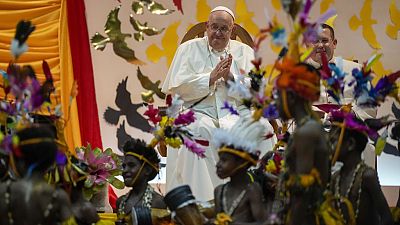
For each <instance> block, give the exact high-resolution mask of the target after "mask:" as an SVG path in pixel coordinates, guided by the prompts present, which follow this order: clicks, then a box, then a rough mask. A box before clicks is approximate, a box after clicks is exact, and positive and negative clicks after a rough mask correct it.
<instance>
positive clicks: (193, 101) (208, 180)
mask: <svg viewBox="0 0 400 225" xmlns="http://www.w3.org/2000/svg"><path fill="white" fill-rule="evenodd" d="M234 19H235V16H234V14H233V12H232V11H231V10H230V9H228V8H226V7H223V6H218V7H216V8H214V9H213V10H212V11H211V13H210V16H209V19H208V22H207V25H206V32H207V35H206V37H204V38H196V39H193V40H189V41H187V42H185V43H183V44H182V45H180V46H179V48H178V49H177V51H176V53H175V57H174V60H173V61H172V64H171V67H170V69H169V71H168V74H167V77H166V79H165V81H164V84H163V87H162V91H163V92H164V93H168V94H172V95H174V94H178V95H179V96H180V97H181V98H182V99H183V101H184V105H183V107H184V108H188V107H191V106H193V105H195V106H193V108H192V109H193V111H194V112H195V116H196V121H195V123H193V124H192V125H191V127H190V129H191V132H192V133H193V134H194V136H195V138H196V139H200V140H205V141H209V140H211V134H212V130H213V129H215V128H230V127H231V126H232V125H233V124H234V123H235V121H236V120H237V119H238V116H234V115H231V114H230V113H229V111H228V110H224V109H221V107H223V106H224V102H225V101H227V102H228V103H229V104H230V105H232V106H233V107H235V108H236V109H237V110H238V112H239V114H240V116H245V115H248V116H250V112H249V110H247V109H246V108H245V107H244V106H242V105H241V103H240V99H239V98H238V96H233V95H230V94H228V86H227V81H228V80H232V79H239V77H240V76H242V75H241V73H240V71H241V70H243V71H245V72H246V73H247V72H249V71H250V70H251V69H252V68H253V65H252V63H251V60H253V59H254V51H253V49H252V48H250V47H249V46H247V45H245V44H243V43H241V42H238V41H235V40H230V36H231V33H232V31H233V29H234ZM270 145H272V144H270ZM268 147H269V148H270V149H271V148H272V146H264V147H263V149H260V150H264V149H267V148H268ZM182 148H184V147H182ZM182 148H181V149H179V150H178V149H168V156H167V185H166V189H167V191H169V190H170V189H172V188H174V187H176V186H179V185H182V184H189V185H190V186H191V189H192V191H193V194H194V195H195V196H196V199H199V200H204V201H206V200H211V199H213V191H214V188H215V187H216V186H217V185H219V184H221V183H222V182H223V181H222V180H220V179H219V178H218V177H217V175H216V169H215V165H216V162H217V161H218V154H217V151H216V149H214V148H213V147H212V146H208V147H207V148H206V158H205V159H199V158H198V157H197V156H195V155H194V154H192V153H190V152H189V151H187V150H186V149H182ZM265 151H266V150H264V152H265Z"/></svg>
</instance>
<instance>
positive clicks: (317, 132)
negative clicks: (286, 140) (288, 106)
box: [296, 119, 325, 138]
mask: <svg viewBox="0 0 400 225" xmlns="http://www.w3.org/2000/svg"><path fill="white" fill-rule="evenodd" d="M324 133H325V132H324V130H323V129H322V125H321V123H319V122H317V121H316V120H313V119H311V120H308V121H307V122H305V123H304V124H303V125H302V126H301V127H299V128H298V130H297V132H296V136H298V137H299V138H304V137H321V136H322V135H324Z"/></svg>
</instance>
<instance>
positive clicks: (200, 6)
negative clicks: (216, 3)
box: [196, 0, 211, 22]
mask: <svg viewBox="0 0 400 225" xmlns="http://www.w3.org/2000/svg"><path fill="white" fill-rule="evenodd" d="M210 12H211V7H210V5H208V3H207V0H198V1H197V12H196V19H197V21H198V22H204V21H207V20H208V14H210Z"/></svg>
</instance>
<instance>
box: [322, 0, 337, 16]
mask: <svg viewBox="0 0 400 225" xmlns="http://www.w3.org/2000/svg"><path fill="white" fill-rule="evenodd" d="M334 3H335V0H322V1H321V4H320V5H319V12H320V13H321V14H323V13H325V12H326V11H327V10H328V9H329V7H330V6H331V5H333V4H334Z"/></svg>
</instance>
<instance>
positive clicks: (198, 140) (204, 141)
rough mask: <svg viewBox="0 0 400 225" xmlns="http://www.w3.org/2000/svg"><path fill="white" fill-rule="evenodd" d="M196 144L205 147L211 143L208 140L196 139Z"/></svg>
mask: <svg viewBox="0 0 400 225" xmlns="http://www.w3.org/2000/svg"><path fill="white" fill-rule="evenodd" d="M194 141H195V142H196V143H198V144H200V145H203V146H209V145H210V143H209V142H208V141H207V140H200V139H195V140H194Z"/></svg>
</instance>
